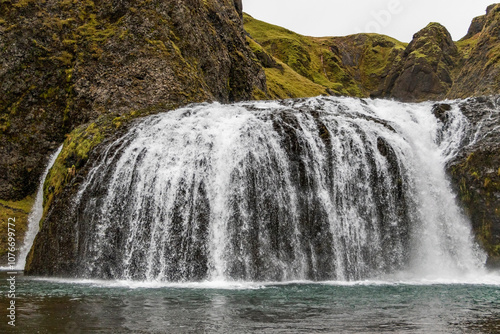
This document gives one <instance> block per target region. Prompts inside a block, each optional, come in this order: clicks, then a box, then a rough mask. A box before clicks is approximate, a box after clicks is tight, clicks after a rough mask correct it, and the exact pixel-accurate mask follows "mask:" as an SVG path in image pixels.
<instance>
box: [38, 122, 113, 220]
mask: <svg viewBox="0 0 500 334" xmlns="http://www.w3.org/2000/svg"><path fill="white" fill-rule="evenodd" d="M107 118H109V117H103V119H102V120H101V122H99V123H110V122H109V121H107V122H102V121H103V120H104V119H107ZM109 127H110V125H109V124H101V126H98V125H97V124H96V123H91V124H90V125H82V126H80V127H78V128H76V129H75V130H74V131H73V132H71V133H70V134H69V135H67V137H66V140H65V141H64V146H63V150H62V151H61V153H60V154H59V157H58V158H57V159H56V161H55V163H54V165H53V166H52V168H51V170H50V171H49V174H48V175H47V178H46V180H45V183H44V186H43V196H44V198H43V205H44V214H45V211H46V210H47V209H48V207H49V206H50V204H51V203H52V201H53V200H54V198H55V197H56V196H57V195H59V194H60V193H61V191H62V189H63V187H64V186H65V185H66V183H68V182H69V181H71V179H72V178H73V177H74V176H75V175H76V172H77V170H78V169H79V168H81V167H83V166H84V165H85V163H86V162H87V159H88V157H89V153H90V151H91V150H92V149H93V148H94V147H96V146H97V145H98V144H100V143H101V142H102V140H103V139H104V135H105V132H106V130H107V129H109Z"/></svg>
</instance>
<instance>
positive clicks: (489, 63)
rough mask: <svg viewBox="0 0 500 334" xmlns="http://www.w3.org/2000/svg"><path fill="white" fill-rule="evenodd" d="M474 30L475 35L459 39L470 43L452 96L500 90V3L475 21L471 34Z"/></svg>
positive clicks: (449, 95)
mask: <svg viewBox="0 0 500 334" xmlns="http://www.w3.org/2000/svg"><path fill="white" fill-rule="evenodd" d="M480 27H482V28H481V30H480V31H479V28H480ZM474 32H476V33H475V34H474V35H473V36H472V37H470V38H469V39H463V40H462V41H460V42H459V44H469V49H468V50H467V54H466V55H464V60H463V62H462V66H461V70H460V72H459V73H458V75H457V77H456V79H455V80H454V84H453V87H452V89H451V91H450V93H449V94H448V97H449V98H465V97H469V96H480V95H490V94H498V93H499V92H500V4H496V5H492V6H490V7H488V10H487V14H486V16H483V17H480V18H479V19H478V18H476V19H475V21H473V23H472V26H471V29H469V34H472V33H474ZM469 34H467V36H469ZM467 36H466V37H467ZM472 78H473V79H472Z"/></svg>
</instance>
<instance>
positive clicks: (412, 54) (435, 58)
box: [382, 23, 459, 101]
mask: <svg viewBox="0 0 500 334" xmlns="http://www.w3.org/2000/svg"><path fill="white" fill-rule="evenodd" d="M458 60H459V53H458V49H457V47H456V45H455V44H454V43H453V40H452V39H451V35H450V33H449V32H448V30H446V28H445V27H443V26H442V25H440V24H438V23H431V24H429V25H428V26H427V27H425V28H424V29H422V30H420V31H419V32H418V33H416V34H415V35H414V36H413V40H412V41H411V43H410V44H409V45H408V47H407V48H406V50H405V51H404V53H403V55H402V59H401V60H400V61H399V62H397V63H395V64H394V66H393V69H392V71H391V73H390V74H389V75H388V77H387V79H386V81H385V86H386V87H385V88H384V89H383V93H382V95H383V96H387V97H392V98H396V99H398V100H401V101H421V100H440V99H443V98H444V97H445V96H446V94H447V93H448V91H449V90H450V87H451V85H452V84H453V80H452V72H453V70H454V69H455V67H456V66H457V63H458Z"/></svg>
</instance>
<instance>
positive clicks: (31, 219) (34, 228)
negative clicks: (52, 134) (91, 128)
mask: <svg viewBox="0 0 500 334" xmlns="http://www.w3.org/2000/svg"><path fill="white" fill-rule="evenodd" d="M62 148H63V146H62V145H61V146H59V148H58V149H57V150H56V151H55V152H54V153H53V154H52V155H51V156H50V158H49V161H48V163H47V166H46V167H45V170H44V172H43V174H42V176H41V177H40V184H39V185H38V190H37V193H36V197H35V203H34V204H33V207H32V208H31V212H30V214H29V215H28V230H27V231H26V235H25V236H24V242H23V245H22V246H21V248H20V249H19V256H18V260H17V263H16V269H17V270H23V269H24V266H25V264H26V257H27V256H28V253H29V251H30V249H31V246H32V245H33V241H34V240H35V237H36V235H37V234H38V230H39V229H40V219H42V215H43V184H44V182H45V179H46V178H47V175H48V174H49V170H50V169H51V168H52V166H53V165H54V163H55V162H56V159H57V157H58V156H59V153H61V150H62Z"/></svg>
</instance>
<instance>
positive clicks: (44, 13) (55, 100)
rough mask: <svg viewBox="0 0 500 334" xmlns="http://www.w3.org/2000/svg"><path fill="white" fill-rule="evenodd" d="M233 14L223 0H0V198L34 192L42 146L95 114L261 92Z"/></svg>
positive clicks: (261, 79) (261, 78)
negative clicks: (0, 159) (108, 0)
mask: <svg viewBox="0 0 500 334" xmlns="http://www.w3.org/2000/svg"><path fill="white" fill-rule="evenodd" d="M238 6H240V7H239V8H237V7H238ZM240 14H241V1H234V2H232V1H231V2H228V1H225V0H195V1H188V2H186V1H181V2H179V1H175V0H167V1H160V0H152V1H139V0H122V1H112V2H105V1H90V0H84V1H80V0H79V1H76V0H65V1H56V0H47V1H25V0H24V1H16V0H13V1H1V2H0V35H1V36H2V38H0V52H1V55H2V57H0V68H1V71H0V91H1V92H2V94H0V154H1V155H2V157H3V159H2V161H1V162H0V198H1V199H5V200H7V199H12V200H20V199H22V198H25V197H26V196H27V195H29V194H32V193H34V191H35V188H36V185H37V181H38V178H39V176H40V174H41V173H42V170H43V167H44V166H43V165H44V163H45V159H46V157H47V156H48V154H49V152H51V151H53V150H54V149H55V148H56V147H57V146H58V145H59V144H60V143H61V142H62V141H63V140H64V136H65V135H66V134H67V133H69V132H71V131H72V130H73V129H74V128H76V127H77V126H79V125H80V124H85V123H87V122H90V121H92V120H95V119H97V117H99V116H100V115H104V114H119V115H122V114H127V113H129V112H130V111H131V110H140V109H145V108H150V107H154V106H162V105H174V104H175V105H185V104H188V103H191V102H200V101H206V100H218V101H221V102H230V101H237V100H246V99H251V98H252V96H253V92H254V91H255V90H256V89H258V90H261V91H263V92H267V88H266V84H265V74H264V71H263V70H262V68H261V66H260V64H259V63H258V61H256V60H255V59H254V58H255V56H254V55H253V53H252V51H251V50H250V48H249V47H248V45H247V42H246V40H245V36H244V31H243V25H242V19H241V16H240Z"/></svg>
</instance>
